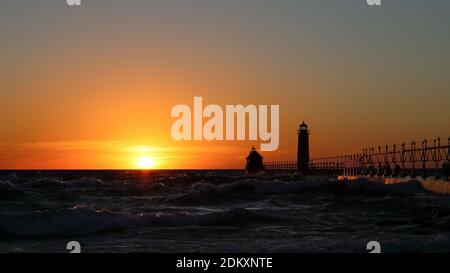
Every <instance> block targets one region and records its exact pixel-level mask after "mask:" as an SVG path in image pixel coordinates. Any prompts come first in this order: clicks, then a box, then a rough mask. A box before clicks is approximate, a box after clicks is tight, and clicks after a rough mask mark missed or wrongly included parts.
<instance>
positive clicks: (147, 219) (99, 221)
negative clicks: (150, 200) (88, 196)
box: [0, 207, 287, 237]
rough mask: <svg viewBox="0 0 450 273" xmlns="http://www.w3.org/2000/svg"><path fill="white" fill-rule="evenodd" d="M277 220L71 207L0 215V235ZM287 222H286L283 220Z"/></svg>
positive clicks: (230, 213)
mask: <svg viewBox="0 0 450 273" xmlns="http://www.w3.org/2000/svg"><path fill="white" fill-rule="evenodd" d="M281 220H284V219H283V218H281V217H277V216H271V215H265V214H263V213H259V212H255V211H252V210H248V209H243V208H237V209H231V210H225V211H217V212H211V213H203V214H199V213H188V212H176V213H165V212H157V213H151V214H143V213H141V214H137V215H134V214H126V213H116V212H112V211H109V210H93V209H89V208H83V207H75V208H71V209H66V210H62V211H59V212H36V213H29V214H0V235H2V236H13V237H67V236H82V235H89V234H94V233H101V232H111V231H120V230H125V229H127V228H130V227H133V226H144V227H151V226H168V227H182V226H215V225H242V224H251V223H262V222H275V221H276V222H279V221H281ZM286 221H287V220H286Z"/></svg>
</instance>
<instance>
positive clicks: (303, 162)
mask: <svg viewBox="0 0 450 273" xmlns="http://www.w3.org/2000/svg"><path fill="white" fill-rule="evenodd" d="M297 134H298V146H297V172H301V173H303V174H307V173H308V164H309V130H308V125H306V124H305V122H303V123H302V124H300V126H299V129H298V131H297Z"/></svg>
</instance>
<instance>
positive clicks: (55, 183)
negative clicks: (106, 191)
mask: <svg viewBox="0 0 450 273" xmlns="http://www.w3.org/2000/svg"><path fill="white" fill-rule="evenodd" d="M24 185H26V186H27V187H30V188H46V189H55V188H56V189H57V188H64V187H96V186H101V185H103V182H102V181H101V180H100V179H97V178H91V177H82V178H78V179H71V180H61V179H58V178H54V177H42V178H38V179H34V180H30V181H27V182H25V183H24Z"/></svg>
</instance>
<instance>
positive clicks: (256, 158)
mask: <svg viewBox="0 0 450 273" xmlns="http://www.w3.org/2000/svg"><path fill="white" fill-rule="evenodd" d="M245 170H246V172H247V173H250V174H251V173H258V172H262V171H264V163H263V157H262V156H261V155H260V154H259V153H258V152H257V151H256V149H255V146H253V148H252V149H251V150H250V153H249V154H248V156H247V164H246V165H245Z"/></svg>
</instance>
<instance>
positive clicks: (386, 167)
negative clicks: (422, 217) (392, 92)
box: [265, 137, 450, 178]
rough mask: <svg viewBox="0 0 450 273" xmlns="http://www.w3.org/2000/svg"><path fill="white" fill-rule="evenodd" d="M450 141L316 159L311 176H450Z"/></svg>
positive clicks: (283, 165)
mask: <svg viewBox="0 0 450 273" xmlns="http://www.w3.org/2000/svg"><path fill="white" fill-rule="evenodd" d="M449 162H450V137H449V138H448V139H447V140H446V141H445V143H443V141H441V139H440V138H436V139H434V140H433V141H431V142H430V141H428V140H426V139H425V140H423V141H422V142H420V143H417V142H415V141H413V142H411V143H409V144H406V143H402V144H401V145H400V146H397V145H396V144H394V145H391V146H389V145H384V146H378V147H377V148H375V147H370V148H365V149H363V150H362V152H361V153H356V154H348V155H341V156H334V157H325V158H314V159H312V160H310V162H309V173H310V174H311V175H372V176H394V177H395V176H411V177H415V176H419V175H420V176H422V177H428V176H435V177H438V178H439V177H445V178H448V176H449ZM265 167H266V170H267V171H295V170H296V168H297V162H296V161H281V162H268V163H266V164H265Z"/></svg>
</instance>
